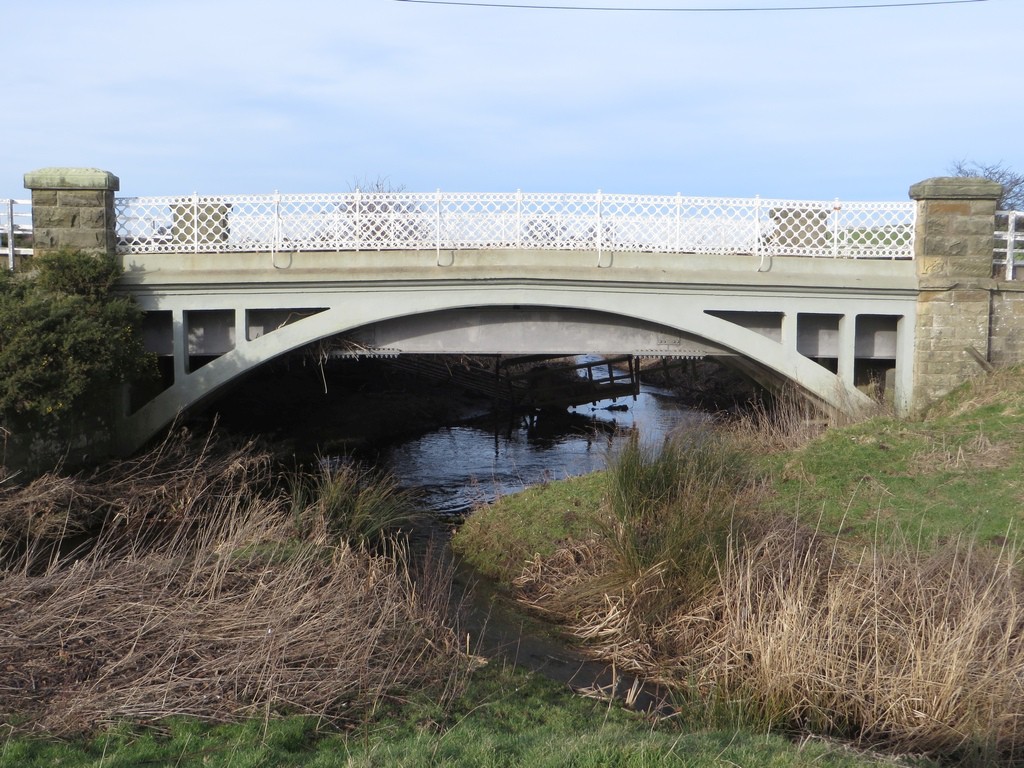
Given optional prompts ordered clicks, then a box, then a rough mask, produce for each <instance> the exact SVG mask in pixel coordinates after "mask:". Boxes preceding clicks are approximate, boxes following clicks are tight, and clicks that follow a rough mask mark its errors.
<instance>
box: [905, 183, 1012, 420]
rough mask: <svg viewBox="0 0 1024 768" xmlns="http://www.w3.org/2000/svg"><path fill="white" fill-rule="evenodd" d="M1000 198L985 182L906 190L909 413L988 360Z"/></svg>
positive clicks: (996, 186)
mask: <svg viewBox="0 0 1024 768" xmlns="http://www.w3.org/2000/svg"><path fill="white" fill-rule="evenodd" d="M1001 193H1002V187H1001V186H1000V185H999V184H997V183H996V182H994V181H990V180H988V179H983V178H945V177H940V178H934V179H927V180H925V181H922V182H920V183H918V184H915V185H913V186H912V187H911V188H910V197H911V198H912V199H914V200H916V201H917V205H918V211H917V225H916V226H917V231H916V234H915V254H914V259H915V262H916V264H917V276H918V283H919V293H918V299H917V328H916V334H915V337H916V343H915V347H914V392H913V396H912V402H913V410H915V411H918V412H920V411H922V410H923V409H924V408H926V407H927V406H928V405H929V404H930V403H932V402H934V401H935V400H937V399H939V398H940V397H942V396H943V395H945V394H946V393H948V392H950V391H951V390H953V389H954V388H955V387H956V386H957V385H959V384H961V383H962V382H963V381H965V380H966V379H968V378H970V377H971V376H974V375H976V374H977V373H978V371H979V370H980V368H979V359H980V360H982V361H986V362H987V361H990V360H991V359H992V324H991V317H992V307H993V300H994V296H995V291H996V287H997V286H996V281H995V280H994V279H993V277H992V269H993V267H992V253H993V247H994V233H995V213H996V201H997V200H998V199H999V196H1000V194H1001ZM1022 308H1024V307H1022Z"/></svg>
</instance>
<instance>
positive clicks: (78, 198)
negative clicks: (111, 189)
mask: <svg viewBox="0 0 1024 768" xmlns="http://www.w3.org/2000/svg"><path fill="white" fill-rule="evenodd" d="M106 196H107V193H106V192H100V191H97V190H91V189H72V190H63V189H62V190H59V191H58V192H57V205H60V206H67V207H69V208H100V209H102V208H104V207H105V206H106V202H107V201H106Z"/></svg>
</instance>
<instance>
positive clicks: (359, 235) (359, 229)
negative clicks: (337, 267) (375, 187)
mask: <svg viewBox="0 0 1024 768" xmlns="http://www.w3.org/2000/svg"><path fill="white" fill-rule="evenodd" d="M362 202H363V196H362V193H361V192H360V191H359V187H356V195H355V203H356V250H357V251H358V250H359V248H360V246H361V245H362V243H363V222H362V217H361V215H360V213H361V210H360V208H361V205H362Z"/></svg>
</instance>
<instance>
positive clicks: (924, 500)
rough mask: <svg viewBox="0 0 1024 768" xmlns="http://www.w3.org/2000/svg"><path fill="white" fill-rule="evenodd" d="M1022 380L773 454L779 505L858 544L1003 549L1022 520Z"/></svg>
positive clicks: (769, 465) (999, 380) (998, 376)
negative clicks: (906, 541)
mask: <svg viewBox="0 0 1024 768" xmlns="http://www.w3.org/2000/svg"><path fill="white" fill-rule="evenodd" d="M1021 376H1022V374H1021V373H1020V371H1017V370H1013V369H1010V370H1002V371H998V372H996V373H995V374H992V375H990V376H988V377H985V378H983V379H979V380H976V381H974V382H971V383H969V384H965V385H964V386H963V387H961V388H960V389H959V390H958V391H957V392H954V393H953V394H952V395H951V396H950V397H949V398H947V399H946V400H944V401H943V402H942V403H941V404H939V405H938V406H936V407H935V408H934V409H933V412H932V413H931V414H930V415H929V417H928V418H926V419H922V420H918V421H910V420H902V419H896V418H892V417H878V418H875V419H871V420H869V421H866V422H863V423H861V424H857V425H854V426H851V427H847V428H845V429H840V430H832V431H829V432H827V433H825V434H824V435H822V436H821V437H820V438H819V439H817V440H814V441H811V442H809V443H807V444H806V445H804V446H803V447H801V448H799V449H797V450H794V451H791V452H785V453H780V454H772V455H768V456H767V457H765V459H764V461H763V464H762V469H763V471H764V472H765V473H766V474H767V475H768V476H769V477H770V478H771V488H772V492H773V494H774V496H775V507H776V508H777V509H778V510H780V511H783V512H785V513H791V512H793V511H796V512H798V514H799V515H800V517H801V519H803V520H804V521H805V522H807V523H808V524H813V525H816V526H820V527H822V528H823V529H824V530H827V531H830V532H832V533H838V532H839V531H842V532H843V535H844V537H848V538H852V539H856V540H860V541H869V540H873V539H877V540H879V541H884V540H887V539H895V540H896V541H900V540H901V539H902V538H904V537H911V538H913V539H916V540H920V545H921V546H926V547H930V546H932V545H934V544H936V543H939V542H942V541H948V540H949V539H952V538H957V537H961V536H968V537H971V538H973V539H975V540H977V541H979V542H990V543H996V544H998V543H1000V542H1002V541H1003V540H1004V539H1005V537H1006V536H1007V535H1009V534H1011V532H1012V531H1014V530H1017V529H1019V526H1020V524H1021V522H1024V503H1022V502H1024V396H1022V394H1021V393H1022V391H1024V387H1022V386H1021V384H1020V379H1021Z"/></svg>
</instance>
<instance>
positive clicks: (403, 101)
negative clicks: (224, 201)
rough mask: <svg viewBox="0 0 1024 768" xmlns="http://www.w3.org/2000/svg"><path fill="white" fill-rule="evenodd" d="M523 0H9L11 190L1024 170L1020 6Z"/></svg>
mask: <svg viewBox="0 0 1024 768" xmlns="http://www.w3.org/2000/svg"><path fill="white" fill-rule="evenodd" d="M514 1H515V0H479V2H480V3H488V4H491V7H478V6H474V5H470V4H444V3H433V2H430V3H428V2H411V1H409V0H276V1H274V2H268V1H266V0H175V1H174V2H164V1H163V0H146V2H139V0H130V2H129V1H127V0H96V2H83V0H32V2H15V1H14V0H6V2H5V3H2V4H0V19H2V20H3V27H4V28H5V34H4V35H3V38H4V39H3V42H2V43H0V49H2V50H3V51H4V57H3V58H4V61H5V64H4V69H5V77H4V80H5V83H6V86H7V88H6V89H5V90H6V98H4V99H3V101H4V102H5V103H6V105H7V117H6V119H4V120H3V122H2V127H0V137H2V139H3V140H2V142H0V198H8V197H13V198H27V197H28V196H29V193H28V191H27V190H25V188H24V183H23V176H24V174H25V173H26V172H29V171H34V170H37V169H40V168H46V167H51V166H73V167H86V168H100V169H102V170H106V171H110V172H112V173H113V174H115V175H116V176H118V177H119V179H120V191H119V192H118V196H124V197H127V196H132V197H134V196H151V195H153V196H157V195H180V194H191V193H193V192H198V193H199V194H203V195H216V194H223V195H228V194H263V193H271V192H282V193H331V192H346V191H350V190H352V189H354V188H356V187H361V188H364V189H365V188H368V187H370V186H374V185H381V186H384V187H386V188H390V189H404V190H407V191H411V192H427V191H434V190H437V189H441V190H445V191H449V192H512V191H515V190H519V189H521V190H523V191H524V192H596V191H597V190H602V191H604V192H606V193H622V194H652V195H662V194H665V195H669V194H676V193H681V194H683V195H687V196H689V195H693V196H709V197H754V196H755V195H760V196H761V197H765V198H785V199H794V200H832V199H834V198H840V199H842V200H869V201H889V200H893V201H902V200H907V199H908V194H907V193H908V189H909V187H910V186H911V185H912V184H914V183H915V182H918V181H921V180H923V179H926V178H930V177H933V176H942V175H948V174H949V172H950V170H951V166H952V165H953V164H954V163H955V162H957V161H960V160H965V161H968V162H971V161H973V162H979V163H986V164H991V163H1002V164H1004V165H1005V166H1007V167H1010V168H1012V169H1014V170H1016V171H1022V172H1024V142H1022V141H1020V139H1019V138H1018V130H1019V127H1020V125H1021V123H1022V120H1021V118H1022V116H1024V114H1022V113H1024V102H1021V100H1020V98H1019V95H1020V94H1019V88H1017V87H1016V85H1015V81H1014V80H1013V70H1012V66H1013V62H1010V63H1008V62H1006V56H1007V55H1010V51H1009V47H1008V44H1007V43H1006V42H1005V37H1004V36H1003V35H1004V32H1005V30H1019V29H1021V28H1022V27H1024V0H974V1H972V2H958V3H943V4H929V5H922V4H918V5H913V6H910V5H906V3H908V2H910V0H888V2H889V3H894V4H898V5H903V7H875V8H834V9H820V8H819V9H815V10H786V11H771V10H767V8H768V7H780V6H797V5H799V6H805V7H806V6H819V7H820V6H829V5H833V6H834V5H856V4H865V5H873V4H874V5H877V4H879V3H881V2H885V0H638V1H637V2H631V1H630V0H550V1H549V0H522V4H530V5H533V6H541V5H548V6H551V5H560V6H569V5H576V6H583V5H586V6H590V7H591V8H593V7H595V6H600V7H602V8H605V9H608V8H612V7H614V8H620V9H627V10H571V9H565V8H562V9H552V8H543V7H495V6H496V4H497V3H498V2H503V3H506V4H511V3H513V2H514ZM697 8H703V9H715V10H703V11H699V10H692V9H697ZM726 8H747V9H756V10H722V9H726ZM641 9H659V10H641ZM666 9H676V10H666ZM680 9H689V10H680Z"/></svg>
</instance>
